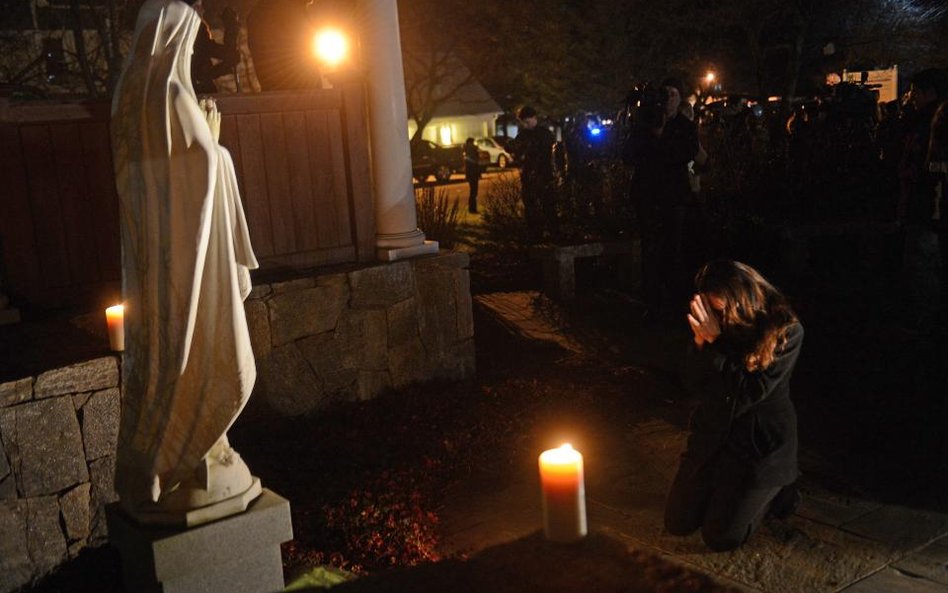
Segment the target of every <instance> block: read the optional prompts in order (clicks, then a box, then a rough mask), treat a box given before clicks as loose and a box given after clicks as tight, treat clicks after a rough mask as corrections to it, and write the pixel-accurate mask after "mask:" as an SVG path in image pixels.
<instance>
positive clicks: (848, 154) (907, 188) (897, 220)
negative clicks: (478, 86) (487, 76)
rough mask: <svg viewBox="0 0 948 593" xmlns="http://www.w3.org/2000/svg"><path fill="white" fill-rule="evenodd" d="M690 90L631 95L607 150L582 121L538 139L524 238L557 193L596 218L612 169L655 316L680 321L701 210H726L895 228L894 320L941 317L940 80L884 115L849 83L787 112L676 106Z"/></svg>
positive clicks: (760, 105)
mask: <svg viewBox="0 0 948 593" xmlns="http://www.w3.org/2000/svg"><path fill="white" fill-rule="evenodd" d="M689 92H690V90H689V89H687V88H684V86H683V85H682V84H681V82H680V81H678V80H676V79H673V78H670V79H667V80H665V81H663V82H662V83H661V84H659V85H655V86H649V85H646V86H644V87H642V88H639V89H637V90H636V91H635V92H634V93H633V94H632V95H631V96H630V99H629V102H628V106H627V108H626V109H625V110H624V111H623V112H622V113H620V116H619V117H618V118H616V125H615V127H614V128H613V129H612V130H610V133H611V138H610V139H609V140H610V141H608V142H603V141H597V140H598V139H596V138H593V137H591V136H590V133H589V131H590V129H592V128H593V123H592V121H591V118H590V117H589V116H584V115H582V114H581V115H580V116H578V117H575V118H572V120H571V121H569V122H568V124H567V125H566V126H565V127H564V128H563V129H562V132H563V139H562V141H560V142H555V141H554V139H553V138H552V136H550V137H546V136H545V137H544V141H543V142H542V144H543V146H544V150H546V151H547V152H545V153H544V154H541V155H538V154H536V153H538V152H541V153H542V152H543V151H542V150H537V149H536V147H533V148H532V149H531V151H532V152H531V153H530V155H529V156H528V155H526V154H525V155H524V156H523V157H521V158H525V159H526V160H527V161H528V163H529V164H527V165H526V170H525V176H524V190H523V191H524V194H523V196H524V208H525V211H526V218H527V225H528V228H530V229H533V236H531V240H537V239H538V238H549V237H550V231H551V230H552V229H553V228H554V226H555V224H556V216H555V212H556V211H560V212H564V211H567V210H569V208H570V207H572V205H571V204H568V203H566V202H568V200H570V199H571V197H570V195H571V194H570V192H568V191H563V190H562V187H563V186H568V185H570V184H578V185H580V186H582V187H583V191H581V192H580V193H581V194H582V195H584V196H589V198H588V200H587V204H585V205H584V207H586V208H587V209H588V210H590V211H591V213H592V214H593V215H597V214H599V211H600V210H601V209H602V204H601V199H602V198H601V196H602V192H601V187H599V186H601V184H602V179H603V178H604V176H605V175H607V174H608V171H607V169H610V168H613V167H615V165H616V164H617V163H620V164H621V166H623V167H624V168H625V175H627V177H628V180H629V188H628V192H627V197H628V202H629V204H630V206H631V209H632V210H633V212H634V219H635V221H634V226H635V227H636V228H635V231H634V232H635V234H637V235H638V236H639V238H640V239H641V246H642V279H643V284H644V286H643V292H644V297H645V300H646V303H647V304H648V305H649V307H650V308H654V309H655V310H656V311H661V310H662V309H664V308H668V307H671V308H673V309H674V310H677V309H679V307H678V303H679V302H680V301H682V299H683V298H684V297H686V296H687V292H688V285H689V277H690V274H691V273H692V271H693V270H694V269H696V267H697V266H698V265H700V264H701V262H702V261H704V260H705V259H706V258H707V256H708V255H709V254H710V253H711V251H713V249H711V247H709V242H711V241H712V239H711V237H710V236H709V235H713V234H714V233H715V232H716V231H718V230H719V229H715V228H714V226H715V224H717V225H719V226H720V224H721V220H717V221H714V222H712V221H710V220H709V219H708V212H709V209H710V210H715V209H717V211H721V210H724V209H728V208H729V209H730V210H731V211H730V212H727V213H726V215H730V216H747V217H750V216H754V217H758V218H760V219H765V220H767V221H769V222H772V223H776V224H785V223H789V224H823V223H834V222H844V221H845V222H852V221H864V222H869V221H871V222H877V223H894V224H897V225H898V228H899V229H900V232H901V233H902V234H903V235H904V237H905V243H904V250H903V254H902V260H903V261H902V274H903V278H902V280H903V281H904V283H905V285H906V286H907V287H908V291H907V292H908V297H907V298H908V301H909V302H908V303H906V305H907V307H906V309H907V310H911V311H914V312H916V313H917V317H918V319H916V320H915V321H912V322H911V323H910V324H909V325H914V326H925V325H927V324H929V323H931V322H932V321H934V318H933V317H932V316H933V315H938V314H939V313H938V311H939V310H945V303H944V300H945V297H946V296H948V295H946V294H945V293H948V290H944V289H942V288H941V278H943V277H946V276H948V275H946V274H945V272H944V264H945V262H946V261H948V253H946V245H948V239H946V238H945V237H944V229H945V224H944V222H943V217H944V210H945V206H944V185H945V182H946V178H948V173H946V172H948V107H946V106H945V104H946V100H948V72H946V70H941V69H926V70H922V71H919V72H917V73H916V74H915V75H914V76H912V77H911V79H910V84H909V88H908V91H907V92H906V93H905V94H904V95H903V96H902V97H901V98H899V99H898V100H896V101H892V102H888V103H879V102H878V101H877V98H876V96H877V93H876V92H875V90H874V89H873V88H872V87H871V86H870V85H866V84H860V83H840V84H837V85H835V86H833V87H830V88H828V91H827V93H826V94H825V95H824V96H822V97H813V98H807V99H799V100H794V101H792V102H782V101H779V100H777V101H768V100H767V99H763V100H753V99H747V98H736V99H734V98H732V99H725V100H719V101H716V102H708V103H705V102H704V101H698V102H695V101H694V99H695V98H694V96H693V95H692V96H691V97H690V98H691V101H688V100H686V99H687V98H688V97H689ZM524 116H526V117H524ZM535 120H536V113H535V111H533V110H532V109H530V108H527V110H526V111H525V112H524V113H523V114H522V116H521V121H522V126H521V134H522V135H523V137H524V146H528V145H532V143H531V142H527V141H526V139H527V138H534V137H535V136H537V132H536V130H537V129H538V128H537V125H536V124H535V123H533V122H535ZM542 127H543V126H540V128H542ZM541 161H542V162H543V163H544V167H543V169H542V171H543V178H544V179H549V181H544V183H545V184H546V185H543V186H539V185H538V184H537V183H536V177H535V175H536V172H537V171H538V167H537V165H536V163H537V162H541ZM548 165H549V166H548ZM703 176H706V177H707V178H708V181H707V182H704V183H703V182H702V180H701V178H702V177H703ZM724 186H727V187H724ZM557 187H560V188H561V189H560V191H556V190H557ZM573 193H576V192H573ZM557 200H559V201H560V203H558V204H557V203H555V202H556V201H557ZM715 200H717V201H718V203H715ZM709 202H710V203H709ZM720 202H727V203H726V204H722V203H720ZM605 215H606V216H609V215H610V213H609V212H605ZM939 293H940V297H938V296H935V298H934V299H933V296H934V295H938V294H939ZM939 298H940V300H941V302H940V304H939V305H937V306H933V300H934V301H936V302H937V301H938V300H939ZM923 302H924V303H928V305H924V306H923ZM925 311H932V313H930V314H926V313H925Z"/></svg>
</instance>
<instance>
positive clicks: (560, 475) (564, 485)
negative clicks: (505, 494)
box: [540, 443, 586, 542]
mask: <svg viewBox="0 0 948 593" xmlns="http://www.w3.org/2000/svg"><path fill="white" fill-rule="evenodd" d="M540 484H541V487H542V490H543V532H544V533H545V534H546V537H547V539H549V540H552V541H556V542H572V541H576V540H578V539H582V538H583V537H585V536H586V489H585V486H584V485H583V456H582V455H581V454H580V453H579V451H576V450H575V449H573V447H572V445H570V444H568V443H567V444H565V445H561V446H560V447H559V448H556V449H550V450H548V451H544V452H543V453H541V454H540Z"/></svg>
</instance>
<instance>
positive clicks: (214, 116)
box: [198, 97, 221, 142]
mask: <svg viewBox="0 0 948 593" xmlns="http://www.w3.org/2000/svg"><path fill="white" fill-rule="evenodd" d="M198 104H199V105H200V106H201V110H202V111H203V112H204V117H205V118H207V126H208V127H209V128H211V137H213V138H214V142H220V139H221V112H220V111H218V110H217V103H216V102H215V101H214V99H212V98H210V97H205V98H203V99H201V100H200V101H199V102H198Z"/></svg>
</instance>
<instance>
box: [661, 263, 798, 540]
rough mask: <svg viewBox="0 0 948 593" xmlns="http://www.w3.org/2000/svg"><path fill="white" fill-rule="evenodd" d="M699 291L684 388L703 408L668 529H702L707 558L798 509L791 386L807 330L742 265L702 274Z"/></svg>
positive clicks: (716, 266) (712, 267) (672, 497)
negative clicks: (767, 520) (765, 520)
mask: <svg viewBox="0 0 948 593" xmlns="http://www.w3.org/2000/svg"><path fill="white" fill-rule="evenodd" d="M695 285H696V289H697V294H695V295H694V297H693V298H692V300H691V305H690V308H691V311H690V313H689V314H688V323H689V325H690V326H691V331H692V333H693V334H694V344H693V346H691V347H690V348H689V351H688V354H687V355H686V360H685V370H684V379H685V385H686V387H687V388H688V390H689V391H691V392H692V393H694V394H695V395H697V396H698V397H699V398H700V401H701V403H700V405H699V407H698V409H697V410H696V411H695V413H694V415H693V416H692V419H691V435H690V436H689V438H688V446H687V449H686V450H685V452H684V454H683V455H682V459H681V465H680V466H679V468H678V474H677V475H676V476H675V480H674V483H673V484H672V488H671V492H670V493H669V496H668V503H667V505H666V508H665V528H666V529H667V530H668V531H669V532H670V533H672V534H674V535H687V534H690V533H693V532H694V531H697V530H698V529H699V528H700V529H701V535H702V538H703V539H704V542H705V544H706V545H707V546H708V547H709V548H711V549H712V550H715V551H724V550H731V549H734V548H737V547H738V546H740V545H741V544H743V543H744V542H745V541H747V539H748V538H749V537H750V536H751V534H752V533H754V530H755V529H757V526H758V525H759V524H760V521H761V520H762V519H763V518H764V516H765V515H766V514H767V513H768V512H771V513H772V514H774V515H776V516H778V517H785V516H787V515H789V514H790V513H792V512H793V510H794V509H795V508H796V505H797V504H798V503H799V493H798V492H797V491H796V489H795V487H794V486H793V482H794V481H795V480H796V478H797V416H796V411H795V410H794V407H793V403H792V402H791V401H790V376H791V374H793V368H794V365H795V364H796V362H797V357H798V356H799V354H800V346H801V344H802V343H803V326H802V325H800V323H799V321H798V320H797V317H796V315H795V314H794V312H793V310H792V309H791V308H790V305H789V303H788V302H787V299H786V298H785V297H784V296H783V295H782V294H780V292H778V291H777V289H776V288H774V287H773V286H772V285H771V284H770V283H769V282H767V280H765V279H764V278H763V276H761V275H760V273H759V272H757V271H756V270H754V269H753V268H751V267H750V266H747V265H745V264H742V263H739V262H733V261H715V262H711V263H709V264H706V265H705V266H704V267H703V268H702V269H701V270H700V271H699V272H698V275H697V277H696V278H695Z"/></svg>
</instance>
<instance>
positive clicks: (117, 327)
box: [105, 305, 125, 352]
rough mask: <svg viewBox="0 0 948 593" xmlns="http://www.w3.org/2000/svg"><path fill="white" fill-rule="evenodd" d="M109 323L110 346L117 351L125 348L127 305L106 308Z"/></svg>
mask: <svg viewBox="0 0 948 593" xmlns="http://www.w3.org/2000/svg"><path fill="white" fill-rule="evenodd" d="M105 321H106V323H108V324H109V346H111V347H112V350H114V351H116V352H122V351H123V350H125V305H114V306H112V307H109V308H108V309H106V310H105Z"/></svg>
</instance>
